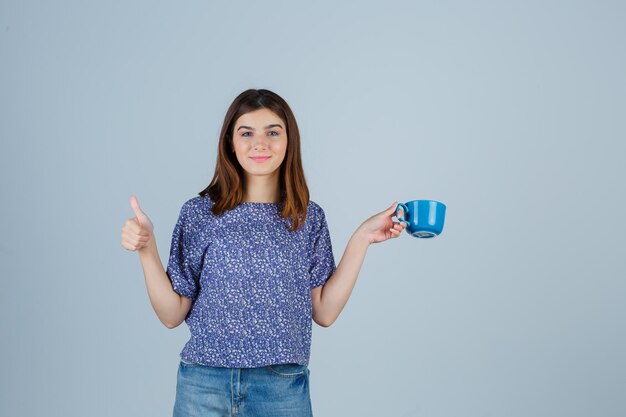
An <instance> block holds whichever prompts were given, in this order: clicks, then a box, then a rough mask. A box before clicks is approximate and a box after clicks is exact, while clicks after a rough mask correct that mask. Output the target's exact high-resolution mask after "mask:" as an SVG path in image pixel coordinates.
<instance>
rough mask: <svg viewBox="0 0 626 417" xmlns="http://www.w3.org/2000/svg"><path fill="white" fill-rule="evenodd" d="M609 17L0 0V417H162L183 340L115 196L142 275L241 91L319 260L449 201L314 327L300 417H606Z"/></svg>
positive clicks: (198, 186) (612, 132)
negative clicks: (335, 315) (283, 128)
mask: <svg viewBox="0 0 626 417" xmlns="http://www.w3.org/2000/svg"><path fill="white" fill-rule="evenodd" d="M625 13H626V7H625V6H624V3H623V2H617V1H615V2H610V1H599V2H598V1H593V2H592V1H587V2H580V1H561V2H558V1H517V2H499V1H491V2H486V1H472V2H464V1H443V2H430V1H429V2H425V1H415V2H403V3H400V2H384V4H383V2H372V3H364V2H330V1H328V2H314V3H313V2H306V3H305V2H287V1H284V2H268V1H265V2H245V1H244V2H242V1H237V2H208V1H207V2H198V1H182V2H172V1H167V2H164V1H134V2H133V1H131V2H126V1H119V2H98V3H93V2H85V1H75V2H68V1H63V2H46V1H40V2H33V1H5V0H3V1H1V2H0V111H1V120H0V137H1V142H0V143H1V149H0V170H1V171H0V172H1V176H0V184H1V187H2V188H1V190H0V191H1V196H2V197H1V198H2V206H1V210H2V216H1V217H0V234H1V235H2V239H1V241H0V262H1V265H2V273H1V275H2V281H1V283H2V288H1V290H0V317H1V322H0V324H1V328H0V349H1V355H0V358H1V359H0V360H1V361H2V362H1V371H0V415H2V416H40V415H47V416H64V417H72V416H86V415H89V416H92V417H100V416H131V415H132V416H162V417H166V416H170V415H171V410H172V405H173V401H174V393H175V383H176V371H177V366H178V354H179V352H180V350H181V349H182V347H183V345H184V343H185V342H186V341H187V338H188V336H189V332H188V329H187V326H186V325H185V324H182V325H181V326H179V327H178V328H176V329H173V330H168V329H167V328H165V327H164V326H163V325H162V324H161V323H160V322H159V320H158V319H157V317H156V315H155V314H154V312H153V310H152V308H151V306H150V303H149V299H148V296H147V293H146V290H145V284H144V281H143V272H142V269H141V266H140V263H139V259H138V256H137V254H136V253H132V252H128V251H126V250H124V249H123V248H122V247H121V245H120V232H121V228H122V225H123V223H124V221H125V220H126V219H127V218H130V217H133V212H132V210H131V208H130V204H129V198H130V196H131V194H133V193H135V194H136V195H137V197H138V199H139V203H140V204H141V206H142V208H143V209H144V211H145V212H146V213H147V214H148V215H149V216H150V217H151V219H152V220H153V222H154V224H155V228H156V229H155V232H156V236H157V244H158V248H159V251H160V255H161V259H162V260H163V262H164V263H165V262H166V261H167V258H168V255H169V245H170V239H171V233H172V230H173V227H174V224H175V222H176V219H177V215H178V212H179V210H180V207H181V205H182V204H183V203H184V202H185V201H186V200H188V199H189V198H192V197H194V196H196V195H197V193H198V192H199V191H200V190H202V189H203V188H204V187H205V186H206V185H207V184H208V182H209V180H210V179H211V176H212V173H213V168H214V163H215V155H216V144H217V137H218V133H219V129H220V127H221V122H222V120H223V117H224V114H225V112H226V109H227V107H228V105H229V104H230V102H231V101H232V100H233V99H234V98H235V96H236V95H237V94H239V93H240V92H241V91H243V90H245V89H247V88H251V87H252V88H269V89H271V90H274V91H276V92H277V93H278V94H280V95H282V96H283V97H284V98H285V99H286V100H287V101H288V103H290V105H291V106H292V108H293V110H294V112H295V114H296V117H297V120H298V122H299V125H300V128H301V133H302V151H303V155H304V168H305V173H306V175H307V180H308V184H309V187H310V190H311V197H312V199H313V200H314V201H316V202H317V203H318V204H320V205H321V206H322V207H323V208H324V210H325V212H326V214H327V218H328V222H329V226H330V230H331V238H332V243H333V249H334V253H335V258H336V261H337V263H338V262H339V261H340V259H341V256H342V254H343V251H344V249H345V245H346V243H347V242H348V239H349V238H350V235H351V234H352V232H353V231H354V230H355V229H356V227H357V226H358V225H359V224H360V223H361V222H362V221H363V220H365V219H366V218H367V217H369V216H370V215H372V214H374V213H376V212H378V211H381V210H383V209H385V208H387V207H388V206H389V205H390V204H392V203H393V202H394V200H396V199H397V200H400V201H408V200H411V199H416V198H429V199H437V200H440V201H443V202H445V203H446V204H447V205H448V212H447V223H446V226H445V229H444V233H443V234H442V235H441V236H440V237H438V238H436V239H434V240H424V241H423V240H418V239H414V238H411V237H410V236H409V235H408V234H405V235H403V236H402V237H401V238H399V239H395V240H391V241H388V242H385V243H380V244H376V245H372V246H371V247H370V249H369V252H368V254H367V257H366V259H365V263H364V265H363V269H362V271H361V274H360V276H359V279H358V282H357V284H356V287H355V289H354V292H353V294H352V296H351V298H350V300H349V302H348V304H347V306H346V308H345V309H344V311H343V313H342V314H341V316H340V317H339V319H338V320H337V321H336V322H335V324H334V325H333V326H331V327H330V328H321V327H318V326H316V325H314V333H313V344H312V355H311V362H310V370H311V396H312V400H313V410H314V413H315V415H316V417H325V416H327V417H332V416H340V415H341V416H373V417H374V416H376V417H378V416H392V415H393V416H407V417H408V416H428V417H444V416H445V417H452V416H465V417H474V416H475V417H478V416H494V417H495V416H506V417H527V416H534V417H540V416H541V417H543V416H545V417H553V416H568V417H570V416H581V417H582V416H585V417H587V416H604V417H609V416H616V417H617V416H623V415H626V399H625V398H626V397H624V396H623V394H624V392H626V355H624V352H625V351H626V336H625V330H624V329H625V326H626V303H625V298H626V284H625V277H626V267H625V262H624V255H625V248H626V238H625V236H626V220H625V218H624V216H623V211H624V207H625V205H626V195H625V187H624V178H626V163H625V159H626V158H625V155H626V146H625V145H624V139H625V136H626V135H625V133H626V127H625V123H624V120H625V117H624V115H625V114H626V112H625V110H626V106H625V104H626V99H625V96H626V82H625V77H624V74H626V60H625V57H624V51H625V49H624V41H625V40H626V30H625V28H626V26H625V25H624V18H625V17H626V16H625Z"/></svg>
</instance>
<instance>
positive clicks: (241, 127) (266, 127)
mask: <svg viewBox="0 0 626 417" xmlns="http://www.w3.org/2000/svg"><path fill="white" fill-rule="evenodd" d="M271 127H280V128H281V129H283V127H282V126H281V125H279V124H278V123H274V124H271V125H267V126H265V127H264V129H269V128H271ZM239 129H250V130H256V129H255V128H253V127H250V126H239V127H238V128H237V131H239Z"/></svg>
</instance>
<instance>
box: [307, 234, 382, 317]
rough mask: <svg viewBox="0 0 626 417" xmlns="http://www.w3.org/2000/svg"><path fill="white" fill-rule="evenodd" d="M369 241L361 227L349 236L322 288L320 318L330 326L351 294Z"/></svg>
mask: <svg viewBox="0 0 626 417" xmlns="http://www.w3.org/2000/svg"><path fill="white" fill-rule="evenodd" d="M369 245H370V243H369V241H368V239H367V237H366V236H365V235H364V234H363V232H362V230H361V229H357V231H356V232H354V234H353V235H352V237H351V238H350V241H349V242H348V245H347V246H346V250H345V251H344V252H343V256H342V257H341V261H339V264H338V265H337V269H336V270H335V273H334V274H333V275H332V276H331V277H330V278H328V280H327V281H326V283H325V284H324V287H323V288H322V295H321V299H320V305H321V311H320V312H319V313H320V314H319V317H320V320H321V321H323V322H324V323H326V324H327V325H328V326H330V325H331V324H332V323H333V322H334V321H335V320H337V317H339V314H340V313H341V311H342V310H343V308H344V306H345V305H346V303H347V302H348V299H349V298H350V294H352V290H353V289H354V285H355V284H356V280H357V278H358V276H359V271H360V270H361V266H362V265H363V260H364V259H365V254H366V253H367V248H368V247H369Z"/></svg>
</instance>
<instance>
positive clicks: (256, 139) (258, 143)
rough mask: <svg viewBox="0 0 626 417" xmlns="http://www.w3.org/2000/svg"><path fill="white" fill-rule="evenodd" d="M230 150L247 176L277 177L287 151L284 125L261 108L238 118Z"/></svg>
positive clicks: (279, 119)
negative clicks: (273, 175) (233, 152)
mask: <svg viewBox="0 0 626 417" xmlns="http://www.w3.org/2000/svg"><path fill="white" fill-rule="evenodd" d="M233 149H234V151H235V154H236V155H237V160H238V161H239V164H241V166H242V167H243V169H244V171H245V172H246V173H247V174H248V175H272V174H274V173H275V175H278V172H279V171H278V168H279V167H280V164H281V163H282V162H283V160H284V159H285V153H286V151H287V132H286V126H285V122H284V121H283V120H281V118H280V117H278V116H277V115H276V113H274V112H272V111H271V110H269V109H265V108H262V109H258V110H255V111H252V112H250V113H246V114H242V115H241V116H239V118H238V119H237V120H236V121H235V127H234V129H233Z"/></svg>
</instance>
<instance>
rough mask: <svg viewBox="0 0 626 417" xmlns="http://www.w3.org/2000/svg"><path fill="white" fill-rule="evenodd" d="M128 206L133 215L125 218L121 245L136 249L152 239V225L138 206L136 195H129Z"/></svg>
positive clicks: (147, 243)
mask: <svg viewBox="0 0 626 417" xmlns="http://www.w3.org/2000/svg"><path fill="white" fill-rule="evenodd" d="M130 207H131V208H132V209H133V211H134V212H135V217H133V218H131V219H128V220H126V223H124V227H122V247H124V248H126V249H128V250H132V251H137V250H141V249H143V248H146V247H147V246H148V245H149V244H150V243H152V240H153V239H154V233H153V231H154V226H153V225H152V222H151V221H150V219H149V218H148V216H146V214H145V213H144V212H143V211H141V209H140V208H139V203H138V202H137V197H135V195H134V194H133V195H132V196H130Z"/></svg>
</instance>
